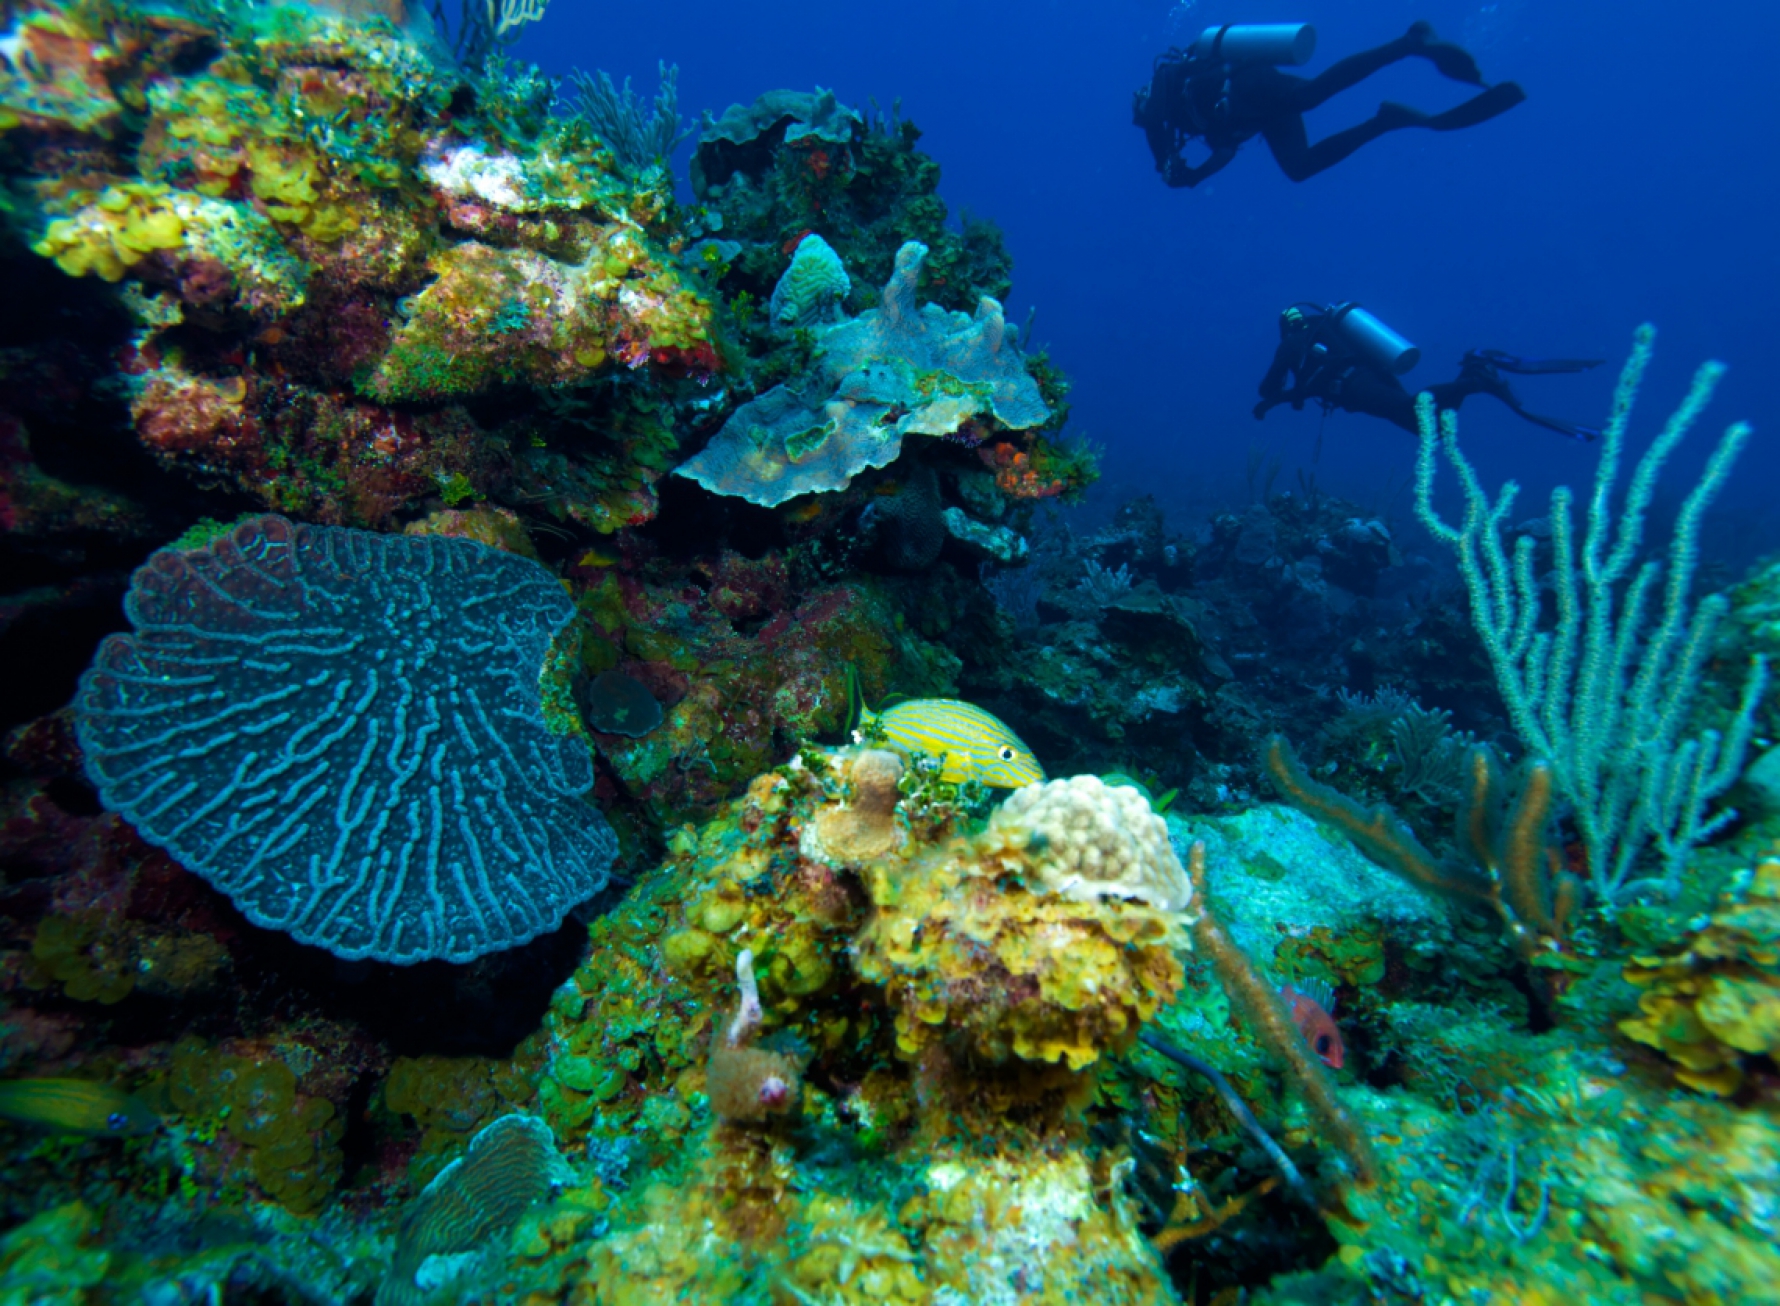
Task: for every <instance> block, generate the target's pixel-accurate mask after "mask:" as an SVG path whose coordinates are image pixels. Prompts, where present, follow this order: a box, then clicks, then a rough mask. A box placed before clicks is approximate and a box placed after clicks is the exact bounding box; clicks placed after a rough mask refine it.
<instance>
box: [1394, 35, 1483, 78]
mask: <svg viewBox="0 0 1780 1306" xmlns="http://www.w3.org/2000/svg"><path fill="white" fill-rule="evenodd" d="M1405 39H1407V40H1408V42H1409V46H1410V49H1411V50H1413V51H1414V52H1415V53H1416V54H1417V55H1419V56H1420V57H1421V58H1423V59H1426V60H1427V61H1428V62H1429V63H1431V64H1433V65H1434V71H1436V72H1437V73H1439V74H1440V75H1441V76H1442V77H1450V78H1451V79H1452V80H1453V81H1455V82H1468V83H1469V84H1471V85H1472V86H1482V85H1483V74H1482V73H1480V72H1479V71H1478V70H1477V60H1475V59H1473V58H1472V57H1471V52H1470V51H1469V50H1466V49H1464V48H1463V47H1461V46H1457V45H1450V44H1448V43H1447V42H1445V41H1442V40H1441V39H1440V38H1439V37H1437V36H1435V35H1434V28H1433V25H1432V24H1430V23H1411V24H1410V25H1409V35H1408V37H1407V38H1405Z"/></svg>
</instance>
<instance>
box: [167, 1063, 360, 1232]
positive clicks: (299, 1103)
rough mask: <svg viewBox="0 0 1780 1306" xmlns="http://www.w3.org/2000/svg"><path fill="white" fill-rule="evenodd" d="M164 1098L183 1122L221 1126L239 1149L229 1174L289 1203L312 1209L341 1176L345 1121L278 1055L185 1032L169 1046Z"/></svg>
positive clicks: (204, 1127) (294, 1207)
mask: <svg viewBox="0 0 1780 1306" xmlns="http://www.w3.org/2000/svg"><path fill="white" fill-rule="evenodd" d="M167 1097H168V1100H169V1101H170V1102H171V1103H172V1105H173V1108H174V1110H176V1111H178V1112H179V1113H180V1114H181V1115H182V1116H184V1117H185V1120H186V1122H187V1124H188V1126H191V1127H193V1128H195V1129H200V1130H205V1131H214V1130H216V1129H218V1128H219V1127H220V1128H222V1129H226V1131H227V1137H228V1139H229V1141H230V1142H232V1143H233V1144H235V1145H236V1147H237V1148H238V1149H239V1153H240V1154H239V1159H238V1160H237V1162H236V1163H235V1165H234V1166H233V1173H234V1174H235V1176H236V1177H238V1178H247V1177H251V1178H252V1180H253V1181H254V1183H255V1184H256V1185H257V1186H258V1187H259V1188H260V1190H261V1191H262V1192H264V1193H265V1194H266V1195H267V1196H268V1197H271V1198H273V1199H274V1200H276V1201H278V1202H280V1203H281V1204H283V1205H284V1206H286V1207H288V1208H289V1209H290V1210H293V1211H298V1212H308V1211H314V1210H316V1209H318V1208H319V1207H320V1206H321V1204H322V1203H323V1202H324V1201H325V1200H326V1199H327V1197H328V1195H329V1194H330V1193H331V1192H333V1190H334V1185H335V1184H336V1183H338V1182H339V1179H340V1172H341V1167H342V1158H341V1154H340V1139H341V1138H342V1137H343V1136H344V1134H345V1132H346V1122H345V1121H344V1120H343V1119H341V1117H340V1116H339V1114H338V1113H337V1112H336V1110H335V1107H334V1104H333V1103H332V1102H331V1101H329V1100H328V1099H327V1098H325V1097H319V1096H315V1095H313V1094H309V1093H302V1092H299V1090H298V1080H297V1076H296V1074H295V1073H294V1072H293V1071H292V1070H291V1068H290V1066H289V1065H288V1064H286V1063H285V1061H284V1060H282V1059H281V1058H279V1057H278V1056H276V1055H272V1054H256V1055H241V1054H237V1053H233V1052H228V1051H225V1050H222V1049H219V1048H211V1047H207V1046H206V1045H204V1044H203V1043H202V1042H200V1041H199V1040H197V1039H195V1038H187V1039H183V1040H181V1041H180V1043H179V1044H178V1045H177V1046H176V1047H175V1048H174V1051H173V1062H172V1065H171V1067H170V1068H169V1070H168V1073H167Z"/></svg>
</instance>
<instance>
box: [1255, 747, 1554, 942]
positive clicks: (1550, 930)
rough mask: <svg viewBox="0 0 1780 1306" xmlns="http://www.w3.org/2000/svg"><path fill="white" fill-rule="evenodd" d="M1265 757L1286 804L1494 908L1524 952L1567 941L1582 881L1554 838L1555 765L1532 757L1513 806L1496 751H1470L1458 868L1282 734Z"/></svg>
mask: <svg viewBox="0 0 1780 1306" xmlns="http://www.w3.org/2000/svg"><path fill="white" fill-rule="evenodd" d="M1263 762H1264V764H1265V766H1266V769H1267V772H1268V774H1269V775H1270V776H1271V777H1272V778H1273V782H1274V784H1275V785H1277V786H1278V788H1279V791H1280V794H1281V796H1282V797H1284V798H1285V800H1286V802H1288V803H1290V804H1291V805H1292V806H1293V807H1296V808H1297V809H1298V810H1299V811H1301V812H1304V813H1305V814H1307V815H1309V816H1313V817H1315V818H1317V819H1318V820H1320V821H1326V822H1328V823H1329V824H1330V825H1333V826H1335V828H1336V829H1338V830H1340V831H1341V832H1342V833H1343V834H1345V835H1347V836H1348V838H1349V839H1351V840H1353V842H1354V844H1355V845H1356V846H1358V848H1359V849H1360V851H1361V852H1362V853H1364V854H1365V855H1366V856H1367V857H1368V858H1370V859H1371V860H1372V861H1374V862H1376V863H1377V864H1378V865H1380V866H1382V867H1384V868H1385V869H1386V870H1388V871H1394V872H1396V873H1397V874H1399V875H1401V876H1403V877H1404V878H1405V879H1409V880H1413V881H1415V882H1416V883H1417V884H1420V885H1421V886H1422V887H1424V888H1427V889H1432V890H1434V891H1435V892H1438V893H1443V894H1446V895H1447V896H1449V897H1454V898H1458V899H1461V900H1463V901H1466V902H1472V903H1478V904H1487V905H1488V906H1490V907H1491V908H1493V909H1494V910H1495V912H1496V914H1497V915H1498V916H1500V917H1501V919H1502V923H1503V925H1505V926H1506V927H1507V929H1508V934H1509V937H1510V938H1511V939H1512V940H1513V942H1514V946H1515V948H1516V949H1517V950H1518V951H1519V952H1520V953H1521V955H1522V956H1525V957H1529V958H1530V957H1532V956H1534V955H1535V954H1536V953H1539V952H1548V951H1554V950H1556V949H1558V948H1559V947H1561V945H1562V943H1563V938H1564V928H1565V925H1566V923H1567V922H1568V919H1569V916H1570V913H1571V911H1572V910H1573V909H1574V907H1575V904H1576V899H1577V896H1578V894H1579V892H1580V882H1579V881H1578V880H1577V879H1576V877H1575V876H1573V875H1571V874H1569V873H1568V872H1567V871H1565V870H1564V867H1563V858H1562V857H1561V856H1560V855H1559V854H1558V851H1557V849H1555V848H1553V847H1552V846H1551V842H1550V839H1549V833H1550V827H1551V809H1552V803H1553V802H1554V800H1555V797H1556V785H1555V778H1554V774H1553V770H1552V767H1551V766H1550V765H1549V764H1547V763H1545V762H1543V761H1539V760H1532V761H1529V762H1527V763H1526V764H1525V765H1524V766H1523V767H1522V768H1521V771H1520V775H1519V785H1518V789H1517V791H1516V792H1515V794H1514V797H1513V801H1512V802H1509V801H1508V800H1507V797H1506V795H1507V791H1508V785H1507V784H1506V783H1505V782H1504V781H1503V779H1502V768H1501V766H1500V764H1499V763H1498V762H1497V761H1496V756H1495V753H1494V752H1492V751H1491V750H1490V748H1489V747H1488V746H1487V745H1482V744H1479V745H1475V746H1473V747H1472V748H1471V749H1469V750H1468V751H1467V753H1466V756H1465V762H1464V777H1465V787H1464V791H1463V793H1462V795H1461V801H1460V805H1459V811H1458V817H1457V823H1458V831H1457V840H1456V842H1457V844H1458V848H1459V851H1460V852H1461V853H1462V854H1463V855H1464V856H1465V857H1466V858H1467V859H1468V861H1469V862H1470V863H1471V864H1470V865H1468V866H1461V865H1458V864H1456V863H1455V862H1454V861H1452V860H1451V859H1447V860H1441V859H1439V858H1436V857H1435V856H1434V855H1433V854H1432V853H1430V852H1429V851H1428V850H1427V849H1426V848H1424V847H1423V846H1422V844H1421V841H1420V840H1418V839H1417V838H1416V837H1415V835H1414V833H1413V832H1412V831H1411V830H1410V829H1409V827H1408V826H1407V825H1405V824H1404V823H1403V821H1402V820H1401V819H1400V818H1399V817H1398V816H1397V815H1396V814H1395V813H1393V812H1392V811H1391V810H1390V809H1389V808H1388V807H1385V806H1384V805H1383V804H1380V805H1379V806H1377V807H1375V808H1372V809H1371V810H1370V811H1368V810H1367V809H1365V808H1363V807H1361V806H1360V805H1359V804H1358V803H1356V802H1354V801H1353V800H1352V799H1351V798H1348V797H1347V796H1346V795H1344V794H1340V793H1337V792H1336V791H1335V790H1333V789H1331V788H1329V786H1327V785H1324V784H1318V783H1317V782H1316V781H1314V780H1312V779H1311V778H1310V777H1309V776H1308V775H1306V774H1305V772H1304V768H1303V766H1302V765H1301V764H1300V763H1299V761H1298V758H1297V757H1296V755H1294V754H1293V752H1292V749H1291V745H1289V744H1287V743H1286V741H1285V740H1284V739H1283V738H1281V737H1280V736H1278V735H1274V736H1272V737H1271V738H1270V739H1268V741H1267V745H1266V750H1265V752H1264V754H1263Z"/></svg>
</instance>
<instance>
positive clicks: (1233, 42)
mask: <svg viewBox="0 0 1780 1306" xmlns="http://www.w3.org/2000/svg"><path fill="white" fill-rule="evenodd" d="M1193 48H1194V50H1195V51H1197V52H1198V54H1199V55H1200V56H1201V57H1202V58H1206V59H1212V60H1216V61H1220V62H1223V63H1270V64H1300V63H1306V62H1308V61H1309V59H1310V56H1311V55H1312V54H1314V53H1315V52H1316V28H1314V27H1312V26H1311V25H1310V24H1309V23H1227V24H1225V25H1224V26H1223V27H1208V28H1206V29H1205V30H1204V31H1203V32H1201V33H1200V34H1199V39H1198V40H1197V41H1195V42H1194V43H1193Z"/></svg>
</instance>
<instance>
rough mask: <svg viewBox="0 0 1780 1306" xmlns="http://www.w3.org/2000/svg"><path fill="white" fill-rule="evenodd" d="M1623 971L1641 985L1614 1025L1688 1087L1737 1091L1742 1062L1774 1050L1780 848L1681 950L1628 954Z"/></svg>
mask: <svg viewBox="0 0 1780 1306" xmlns="http://www.w3.org/2000/svg"><path fill="white" fill-rule="evenodd" d="M1625 977H1626V979H1628V980H1630V981H1631V982H1632V983H1633V984H1635V985H1637V986H1638V988H1639V989H1641V990H1643V991H1642V993H1641V994H1640V995H1639V998H1638V1011H1639V1014H1638V1015H1637V1016H1636V1017H1634V1018H1633V1019H1630V1020H1622V1021H1621V1022H1620V1023H1619V1028H1620V1029H1621V1030H1622V1031H1623V1032H1624V1033H1625V1034H1626V1035H1628V1036H1629V1037H1631V1038H1634V1039H1636V1040H1637V1041H1638V1042H1640V1043H1644V1044H1648V1045H1649V1046H1651V1047H1653V1048H1656V1049H1658V1050H1659V1051H1661V1052H1662V1053H1663V1055H1664V1056H1666V1057H1668V1058H1669V1060H1670V1061H1672V1062H1673V1063H1674V1064H1675V1066H1676V1070H1675V1078H1676V1079H1678V1080H1680V1081H1681V1082H1682V1083H1683V1084H1686V1085H1687V1086H1688V1087H1689V1088H1693V1089H1697V1090H1699V1091H1700V1092H1702V1093H1713V1094H1717V1095H1719V1096H1728V1095H1730V1094H1732V1093H1735V1092H1736V1091H1737V1090H1738V1089H1739V1088H1741V1087H1742V1085H1743V1082H1744V1078H1745V1075H1746V1071H1745V1065H1746V1063H1747V1058H1749V1057H1755V1056H1761V1055H1763V1054H1766V1055H1768V1056H1770V1057H1771V1056H1774V1055H1775V1054H1777V1053H1780V849H1775V850H1772V851H1770V852H1769V853H1767V854H1766V855H1765V856H1763V857H1762V858H1761V860H1760V861H1759V862H1758V863H1757V864H1756V866H1755V868H1754V870H1753V871H1752V872H1750V873H1749V874H1748V876H1747V877H1746V879H1745V883H1744V884H1743V886H1742V887H1740V888H1738V889H1733V890H1732V891H1731V892H1729V893H1727V894H1726V895H1725V896H1724V898H1723V900H1722V901H1720V903H1719V904H1718V906H1717V908H1716V909H1715V910H1714V911H1713V913H1712V915H1711V917H1710V919H1709V921H1708V922H1707V924H1706V925H1705V926H1704V928H1702V929H1700V930H1699V931H1698V932H1697V933H1695V934H1694V935H1693V936H1692V937H1691V938H1689V939H1688V940H1687V942H1686V944H1685V945H1684V946H1683V947H1681V948H1679V949H1678V950H1676V951H1675V952H1673V953H1670V954H1668V955H1666V956H1640V957H1634V958H1632V961H1631V964H1630V965H1628V966H1627V967H1626V969H1625Z"/></svg>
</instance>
